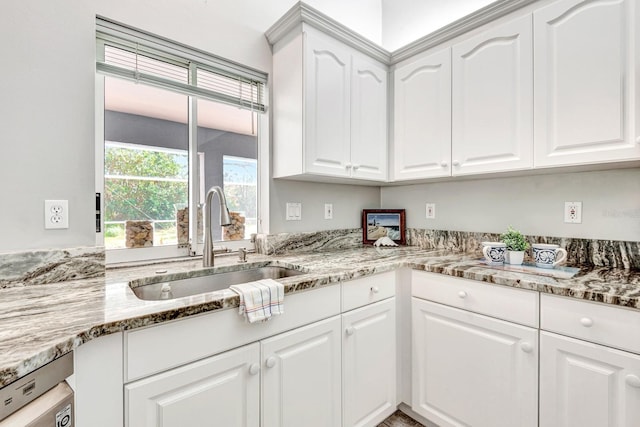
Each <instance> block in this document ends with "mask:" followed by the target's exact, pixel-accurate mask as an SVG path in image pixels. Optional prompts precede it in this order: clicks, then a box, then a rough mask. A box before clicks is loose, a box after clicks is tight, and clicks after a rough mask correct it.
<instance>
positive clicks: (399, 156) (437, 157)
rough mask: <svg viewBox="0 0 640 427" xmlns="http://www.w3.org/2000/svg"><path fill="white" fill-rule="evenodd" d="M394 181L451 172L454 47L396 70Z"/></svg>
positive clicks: (446, 174)
mask: <svg viewBox="0 0 640 427" xmlns="http://www.w3.org/2000/svg"><path fill="white" fill-rule="evenodd" d="M393 108H394V117H393V126H394V128H393V135H394V137H393V166H394V167H393V180H394V181H402V180H408V179H419V178H435V177H441V176H449V175H450V174H451V164H450V162H451V49H444V50H441V51H439V52H436V53H433V54H431V55H429V56H427V57H425V58H422V59H419V60H417V61H415V62H410V63H408V64H404V65H401V66H399V67H398V68H396V70H395V72H394V102H393Z"/></svg>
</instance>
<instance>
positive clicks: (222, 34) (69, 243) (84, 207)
mask: <svg viewBox="0 0 640 427" xmlns="http://www.w3.org/2000/svg"><path fill="white" fill-rule="evenodd" d="M362 2H364V3H367V4H368V3H369V2H371V0H363V1H362ZM362 2H360V3H362ZM372 3H373V4H376V1H373V2H372ZM294 4H295V0H272V1H269V2H259V1H248V0H246V1H245V0H243V1H233V2H230V1H223V0H209V1H193V2H188V4H183V2H179V1H177V0H136V1H135V2H132V1H130V0H96V1H86V0H65V1H63V2H52V1H49V0H3V3H2V10H3V13H0V27H1V28H2V29H3V31H4V34H10V35H11V37H3V38H0V52H2V53H3V55H4V57H6V58H11V64H12V65H11V66H10V67H3V69H2V74H1V77H2V78H0V93H1V94H2V96H1V97H0V117H2V126H0V182H1V184H0V200H1V201H2V202H0V203H1V205H2V206H3V207H4V208H5V209H3V210H2V211H0V212H1V213H0V218H1V219H2V221H0V252H7V251H14V250H16V251H18V250H27V249H37V248H66V247H74V246H93V245H95V216H94V215H95V195H94V193H95V173H96V171H95V153H94V147H95V139H96V137H95V126H94V122H95V118H94V115H95V54H96V53H95V17H96V15H100V16H105V17H107V18H110V19H113V20H115V21H118V22H123V23H125V24H128V25H131V26H133V27H136V28H140V29H142V30H145V31H149V32H151V33H155V34H158V35H161V36H163V37H166V38H168V39H171V40H175V41H177V42H180V43H184V44H186V45H189V46H193V47H195V48H197V49H202V50H204V51H206V52H211V53H213V54H216V55H219V56H221V57H223V58H227V59H230V60H232V61H236V62H239V63H241V64H245V65H247V66H250V67H253V68H256V69H259V70H263V71H265V72H271V49H270V47H269V44H268V42H267V40H266V39H265V37H264V32H265V31H266V30H267V29H268V28H269V27H270V26H271V25H272V24H273V23H274V22H276V20H278V19H279V18H280V17H281V16H282V15H283V14H284V13H285V12H286V11H287V10H288V9H289V8H290V7H291V6H293V5H294ZM310 4H312V5H313V6H316V7H318V8H320V9H321V10H324V11H325V12H327V13H329V14H330V15H332V16H334V17H335V18H337V19H338V20H341V21H342V22H345V23H347V24H349V25H351V26H354V27H358V28H365V27H366V28H374V27H373V26H369V25H368V24H367V22H370V23H373V24H375V23H374V18H375V17H376V16H378V14H379V10H380V7H379V6H378V7H377V8H367V10H368V12H367V13H363V14H353V13H351V11H352V9H351V7H349V8H344V7H341V2H339V1H332V2H329V3H327V1H326V0H313V1H310ZM372 11H373V12H372ZM376 26H377V24H376ZM230 40H231V42H230ZM272 187H273V191H274V194H275V196H276V197H278V198H282V200H284V199H285V198H286V197H284V195H285V193H286V192H287V191H289V189H290V190H291V191H292V192H293V193H292V194H291V198H293V197H296V198H299V197H298V196H300V200H302V201H303V203H305V206H306V205H308V204H309V203H311V202H312V200H314V197H315V196H318V197H320V196H322V198H323V199H324V198H326V197H329V196H331V195H332V194H333V193H334V189H335V191H336V192H337V193H340V192H341V191H342V190H341V186H339V185H334V186H330V185H321V186H319V187H320V188H318V186H316V185H314V184H303V183H300V184H291V185H290V184H284V185H282V186H280V184H279V183H274V184H273V185H272ZM316 190H317V191H316ZM376 191H378V190H371V189H369V190H366V191H365V193H367V194H369V193H371V192H373V193H375V192H376ZM325 196H326V197H325ZM366 198H368V196H363V198H362V199H361V200H360V201H361V202H362V201H364V199H366ZM45 199H67V200H69V209H70V215H69V217H70V226H69V229H68V230H45V229H44V220H43V211H44V200H45ZM358 199H360V198H359V197H356V202H355V203H354V205H353V208H352V209H353V213H349V214H344V215H345V218H347V217H348V220H345V221H342V220H341V221H335V222H334V223H335V224H336V225H338V222H340V224H341V225H340V226H342V224H344V225H345V226H349V227H355V226H359V223H360V221H359V217H358V212H357V211H358V209H359V205H360V204H361V203H358ZM377 203H379V198H377V199H376V204H377ZM278 209H279V208H274V212H273V215H272V216H273V219H274V221H275V225H276V228H275V229H282V225H283V223H282V221H283V218H280V217H278V216H277V215H276V214H277V212H278ZM340 209H342V210H344V206H341V207H340ZM336 214H337V215H338V212H336ZM308 219H310V220H308ZM298 226H300V227H303V228H304V229H307V230H313V229H316V228H317V227H316V224H315V223H314V222H313V221H312V218H310V217H309V216H308V215H305V216H304V219H303V221H301V222H300V223H299V224H298Z"/></svg>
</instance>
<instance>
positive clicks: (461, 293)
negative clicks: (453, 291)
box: [458, 291, 467, 298]
mask: <svg viewBox="0 0 640 427" xmlns="http://www.w3.org/2000/svg"><path fill="white" fill-rule="evenodd" d="M458 297H460V298H466V297H467V293H466V292H465V291H460V292H458Z"/></svg>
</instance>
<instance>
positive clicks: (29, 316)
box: [0, 247, 640, 386]
mask: <svg viewBox="0 0 640 427" xmlns="http://www.w3.org/2000/svg"><path fill="white" fill-rule="evenodd" d="M479 258H480V256H479V255H478V254H463V253H459V252H451V251H443V250H435V251H434V250H424V249H419V248H417V247H402V248H384V249H376V248H373V247H365V248H357V249H343V250H335V251H322V252H310V253H303V254H299V255H283V256H264V255H255V254H251V255H249V261H250V262H249V263H248V264H244V265H243V268H250V267H256V266H261V265H267V264H271V265H283V266H289V267H296V268H301V269H303V270H304V271H306V272H307V274H304V275H301V276H294V277H288V278H284V279H278V280H279V281H280V282H282V283H283V284H284V285H285V292H286V293H291V292H297V291H302V290H307V289H313V288H317V287H320V286H328V285H332V284H336V283H339V282H340V281H344V280H349V279H354V278H358V277H364V276H368V275H371V274H375V273H380V272H384V271H390V270H394V269H397V268H399V267H410V268H414V269H418V270H424V271H430V272H435V273H441V274H448V275H451V276H456V277H464V278H467V279H473V280H480V281H483V282H487V283H493V284H496V285H503V286H511V287H517V288H522V289H530V290H537V291H540V292H546V293H552V294H556V295H564V296H569V297H575V298H581V299H585V300H590V301H598V302H603V303H608V304H613V305H618V306H624V307H629V308H633V309H637V310H640V271H638V270H623V269H612V268H605V267H588V268H581V269H579V271H578V272H577V273H576V274H575V275H574V276H573V277H571V278H556V277H553V276H552V275H550V274H551V273H546V272H545V273H544V274H538V273H535V274H534V273H529V272H522V271H510V270H507V269H499V268H492V267H489V266H487V265H484V264H483V263H482V261H480V260H479ZM216 263H217V267H215V269H214V270H216V271H224V270H228V269H230V268H237V266H238V264H237V263H236V257H226V258H225V257H218V258H217V259H216ZM165 270H166V273H162V274H156V272H157V271H165ZM210 272H211V269H203V268H202V267H201V262H200V260H192V261H182V262H172V263H163V264H154V265H150V266H142V267H130V268H126V269H111V270H108V271H107V275H106V277H105V278H96V279H86V280H78V281H68V282H62V283H56V284H48V285H39V286H27V287H13V288H7V289H0V386H4V385H6V384H8V383H10V382H12V381H14V380H15V379H17V378H18V377H21V376H23V375H25V374H27V373H29V372H31V371H33V370H35V369H37V368H38V367H40V366H42V365H44V364H45V363H47V362H49V361H51V360H53V359H55V358H56V357H58V356H60V355H62V354H64V353H66V352H68V351H70V350H72V349H73V348H75V347H77V346H79V345H81V344H82V343H84V342H86V341H88V340H90V339H92V338H96V337H99V336H102V335H107V334H110V333H114V332H118V331H123V330H127V329H133V328H137V327H141V326H145V325H150V324H154V323H160V322H163V321H167V320H172V319H177V318H180V317H185V316H190V315H194V314H198V313H203V312H207V311H212V310H219V309H225V308H230V307H237V306H238V297H237V296H236V295H235V294H234V293H233V292H231V291H229V290H222V291H217V292H211V293H208V294H202V295H198V296H192V297H184V298H179V299H174V300H167V301H142V300H139V299H138V298H137V297H135V295H134V294H133V292H132V291H131V289H130V288H129V286H128V282H129V281H132V280H135V281H137V283H138V284H142V283H147V282H159V281H165V280H171V279H179V278H186V277H193V276H197V275H205V274H208V273H210ZM285 306H286V299H285Z"/></svg>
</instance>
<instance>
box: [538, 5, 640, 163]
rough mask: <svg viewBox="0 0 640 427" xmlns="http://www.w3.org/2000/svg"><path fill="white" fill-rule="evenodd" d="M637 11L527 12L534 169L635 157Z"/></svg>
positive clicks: (567, 8) (639, 147) (638, 153)
mask: <svg viewBox="0 0 640 427" xmlns="http://www.w3.org/2000/svg"><path fill="white" fill-rule="evenodd" d="M637 7H640V4H638V2H637V0H611V1H604V0H600V1H583V0H561V1H557V2H554V3H552V4H550V5H549V6H547V7H544V8H542V9H540V10H537V11H535V12H534V33H535V61H534V63H535V74H534V78H535V84H534V86H535V95H534V99H535V101H534V103H535V135H536V136H535V165H536V166H553V165H574V164H582V163H600V162H607V161H615V160H629V159H632V158H638V157H640V144H638V141H637V140H636V134H635V133H634V121H635V118H634V103H635V102H634V98H635V96H634V87H635V86H634V85H637V84H638V83H637V81H636V78H635V76H636V74H635V73H636V70H635V63H636V62H637V61H638V59H637V57H636V55H637V49H638V48H640V46H638V43H639V41H638V35H637V31H638V29H637V28H634V27H635V26H637V22H638V21H637V20H636V15H635V13H636V12H635V11H634V8H637ZM634 35H635V37H634Z"/></svg>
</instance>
